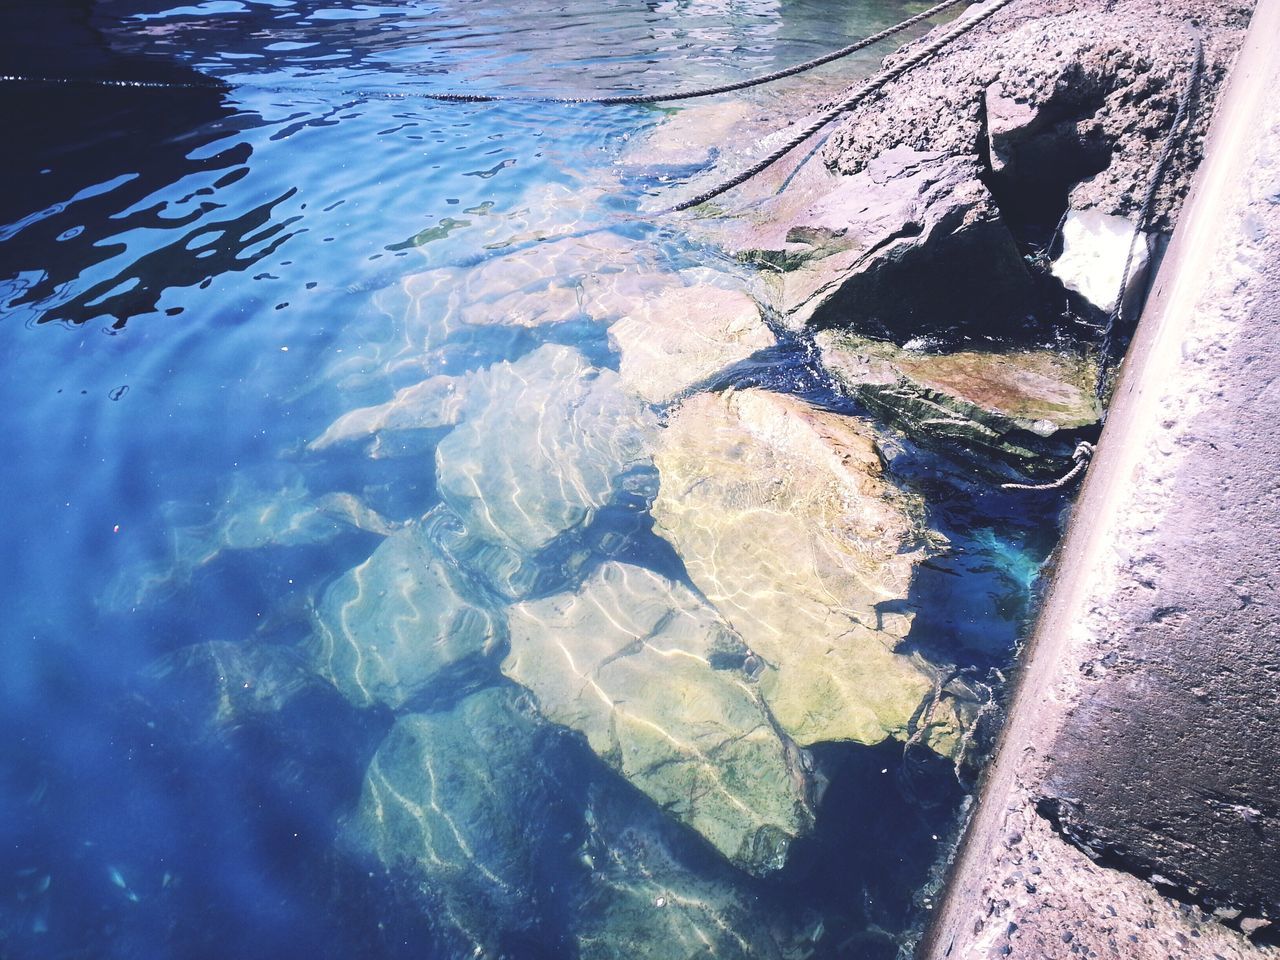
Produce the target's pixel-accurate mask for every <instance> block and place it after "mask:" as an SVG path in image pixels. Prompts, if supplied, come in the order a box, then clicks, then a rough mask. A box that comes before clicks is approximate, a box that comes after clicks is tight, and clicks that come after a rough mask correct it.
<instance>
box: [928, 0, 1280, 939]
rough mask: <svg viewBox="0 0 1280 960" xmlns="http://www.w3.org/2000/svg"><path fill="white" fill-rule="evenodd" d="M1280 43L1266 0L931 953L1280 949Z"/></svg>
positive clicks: (1077, 516)
mask: <svg viewBox="0 0 1280 960" xmlns="http://www.w3.org/2000/svg"><path fill="white" fill-rule="evenodd" d="M1278 41H1280V0H1259V3H1258V5H1257V8H1256V10H1255V13H1254V17H1253V21H1252V23H1251V26H1250V30H1249V36H1248V38H1247V40H1246V43H1245V47H1244V49H1243V50H1242V52H1241V54H1240V57H1239V59H1238V61H1237V63H1236V65H1235V67H1234V68H1233V71H1232V74H1231V78H1230V81H1229V86H1228V89H1227V91H1226V92H1225V94H1224V96H1223V98H1222V100H1221V102H1220V105H1219V107H1218V111H1217V114H1216V116H1215V118H1214V122H1213V127H1212V130H1211V134H1210V140H1209V144H1208V146H1207V149H1206V158H1205V161H1204V163H1203V164H1202V166H1201V168H1200V171H1199V172H1198V174H1197V176H1196V180H1195V184H1194V187H1193V191H1192V196H1191V199H1190V201H1189V203H1188V206H1187V207H1186V209H1185V210H1184V212H1183V214H1182V217H1181V220H1180V222H1179V224H1178V226H1177V229H1176V231H1175V233H1174V239H1173V243H1172V245H1171V247H1170V250H1169V253H1168V255H1167V256H1166V258H1165V260H1164V262H1163V264H1162V266H1161V269H1160V272H1159V274H1158V276H1157V280H1156V285H1155V289H1154V293H1153V297H1152V300H1151V303H1150V305H1149V307H1148V309H1147V311H1146V314H1145V315H1144V317H1143V319H1142V322H1141V324H1140V326H1139V329H1138V334H1137V337H1136V339H1135V341H1134V343H1133V346H1132V348H1131V349H1130V353H1129V359H1128V360H1127V362H1126V365H1125V368H1124V370H1123V372H1122V375H1121V379H1120V382H1119V386H1118V389H1117V392H1116V396H1115V400H1114V403H1113V406H1112V411H1111V416H1110V419H1109V422H1108V424H1107V427H1106V430H1105V431H1104V433H1103V436H1102V440H1101V443H1100V447H1099V453H1098V456H1097V457H1096V458H1095V461H1094V463H1093V466H1092V467H1091V469H1090V471H1089V475H1088V478H1087V480H1086V483H1085V487H1084V490H1083V491H1082V493H1081V496H1080V500H1079V502H1078V504H1077V506H1076V508H1075V511H1074V514H1073V519H1072V522H1071V524H1070V527H1069V529H1068V533H1067V537H1066V539H1065V541H1064V544H1063V548H1062V552H1061V557H1060V560H1059V565H1058V569H1057V572H1056V574H1055V577H1054V580H1053V583H1052V585H1051V588H1050V592H1049V595H1048V597H1047V599H1046V602H1045V607H1044V609H1043V611H1042V614H1041V617H1040V620H1039V622H1038V624H1037V627H1036V631H1035V636H1034V638H1033V640H1032V643H1031V645H1030V647H1029V648H1028V653H1027V658H1026V661H1025V663H1024V664H1023V667H1022V672H1021V676H1020V680H1019V683H1018V686H1017V689H1016V691H1015V694H1014V698H1013V702H1012V705H1011V708H1010V717H1009V722H1008V725H1007V727H1006V730H1005V732H1004V735H1003V737H1002V741H1001V743H1000V746H999V749H998V751H997V755H996V757H995V759H994V761H993V763H992V766H991V768H990V769H989V771H988V773H987V776H986V778H985V780H984V784H983V787H982V791H981V795H980V802H979V805H978V808H977V811H976V813H975V815H974V819H973V821H972V822H971V824H970V826H969V830H968V833H967V836H966V838H965V841H964V843H963V845H962V847H961V850H960V853H959V855H958V858H957V862H956V864H955V866H954V868H953V871H952V875H951V877H950V880H949V883H948V889H947V894H946V896H945V898H944V900H943V902H942V904H941V907H940V910H939V915H938V916H937V918H936V920H935V923H934V924H933V926H932V928H931V930H930V933H929V935H928V937H927V938H926V940H925V942H924V944H923V945H922V949H921V955H922V956H926V957H934V958H942V957H946V958H977V957H988V956H1018V957H1035V958H1053V957H1070V956H1076V955H1079V956H1100V957H1125V958H1148V957H1149V958H1161V960H1164V958H1168V957H1186V958H1197V960H1198V958H1213V957H1222V958H1227V957H1257V956H1275V955H1280V951H1278V950H1275V949H1273V948H1269V947H1266V946H1261V945H1259V944H1258V943H1257V942H1256V941H1257V940H1262V941H1265V940H1267V939H1268V938H1269V936H1270V934H1269V933H1268V928H1267V926H1266V921H1267V920H1268V919H1274V920H1277V921H1280V748H1278V746H1277V733H1276V731H1277V728H1280V590H1278V587H1277V583H1278V581H1280V572H1278V571H1280V94H1278V93H1277V91H1280V43H1278ZM1167 895H1173V896H1174V897H1176V898H1177V899H1171V898H1170V896H1167ZM1214 910H1216V911H1217V913H1218V919H1220V920H1224V921H1226V922H1227V924H1230V925H1232V926H1234V927H1235V928H1241V927H1242V928H1243V931H1244V932H1243V933H1242V932H1241V931H1240V929H1232V926H1228V925H1224V924H1223V923H1219V922H1216V921H1215V920H1213V919H1212V918H1211V916H1210V913H1211V911H1214ZM1271 930H1274V926H1273V927H1271ZM1244 933H1252V934H1254V936H1255V942H1251V941H1250V940H1248V939H1246V937H1245V935H1244Z"/></svg>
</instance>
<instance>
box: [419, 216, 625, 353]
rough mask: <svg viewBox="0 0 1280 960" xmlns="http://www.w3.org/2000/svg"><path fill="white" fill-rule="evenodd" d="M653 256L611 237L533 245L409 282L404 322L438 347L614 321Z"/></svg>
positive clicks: (596, 235) (573, 238)
mask: <svg viewBox="0 0 1280 960" xmlns="http://www.w3.org/2000/svg"><path fill="white" fill-rule="evenodd" d="M648 256H649V254H648V252H647V250H646V248H645V247H643V246H641V245H640V244H637V243H636V242H635V241H631V240H627V239H625V238H623V237H621V236H619V235H618V234H616V233H613V232H611V231H608V230H597V231H594V232H591V233H586V234H584V235H581V236H573V235H570V236H567V237H563V238H560V239H557V238H554V237H551V238H548V239H546V240H545V242H529V243H527V244H526V245H525V246H522V247H519V248H517V249H513V250H512V251H511V252H509V253H505V254H500V255H497V256H494V257H493V258H491V259H489V260H485V261H483V262H481V263H479V264H475V265H472V266H464V267H441V268H439V269H436V270H429V271H426V272H425V273H421V274H417V275H415V276H412V277H409V278H408V279H407V280H405V281H404V284H403V289H404V293H405V295H406V297H407V301H408V302H407V304H406V308H405V316H406V321H408V323H409V325H410V326H414V327H419V328H424V329H428V330H430V331H431V333H432V334H434V338H433V339H437V340H438V339H440V338H443V337H446V336H448V335H450V334H452V333H454V332H457V331H459V330H462V329H465V328H476V327H487V326H514V327H543V326H548V325H551V324H556V323H566V322H570V321H575V320H577V321H597V322H598V321H604V320H609V319H612V318H613V317H615V316H617V315H618V312H619V310H620V309H621V308H622V307H623V305H624V303H625V299H626V295H627V294H630V293H633V292H635V291H637V290H639V289H641V285H642V283H643V281H644V280H645V275H646V274H648V273H649V272H650V271H649V268H646V262H647V259H648Z"/></svg>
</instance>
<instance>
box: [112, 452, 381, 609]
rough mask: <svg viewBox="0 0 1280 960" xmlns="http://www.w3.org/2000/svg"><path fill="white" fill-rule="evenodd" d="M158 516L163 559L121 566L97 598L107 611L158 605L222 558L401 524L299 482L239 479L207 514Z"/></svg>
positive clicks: (178, 508) (176, 505) (183, 508)
mask: <svg viewBox="0 0 1280 960" xmlns="http://www.w3.org/2000/svg"><path fill="white" fill-rule="evenodd" d="M160 510H161V513H162V514H163V516H164V523H165V527H166V530H167V533H168V537H169V545H168V550H167V556H166V557H164V559H162V560H160V561H159V562H142V563H140V564H138V565H137V566H134V565H128V566H124V567H122V568H121V571H120V574H119V576H118V577H117V578H116V579H115V581H114V582H113V583H112V585H111V587H110V588H109V589H108V591H107V592H106V594H105V595H104V596H103V597H102V603H103V605H104V607H105V608H106V609H110V610H125V609H129V608H132V607H137V606H142V605H144V604H147V603H150V602H154V601H156V600H158V599H162V598H164V597H166V596H168V595H170V594H172V593H174V592H175V591H177V590H179V589H181V588H182V587H184V586H185V585H187V584H189V583H190V582H191V579H192V577H193V576H194V575H195V573H196V571H197V570H200V569H201V568H204V567H208V566H210V565H212V564H214V563H216V562H217V561H219V560H220V559H221V558H222V557H223V556H224V555H226V554H229V553H231V554H234V553H240V552H247V551H253V550H263V549H267V548H271V547H304V546H313V545H317V544H324V543H329V542H330V541H332V540H335V539H337V538H338V537H339V536H341V535H343V534H344V533H351V532H353V531H356V530H361V531H365V532H367V533H374V534H377V535H379V536H384V537H385V536H389V535H390V534H391V533H393V532H394V531H395V530H397V529H399V527H400V526H401V524H400V523H399V522H397V521H395V520H391V519H388V518H386V517H383V516H381V515H380V514H379V513H378V512H377V511H376V510H373V509H372V508H370V507H369V506H368V505H367V504H366V503H365V502H364V501H363V500H361V499H360V498H359V497H357V496H355V495H354V494H351V493H327V494H320V495H314V494H312V493H311V492H310V491H309V490H308V489H307V488H306V486H305V485H304V484H303V483H302V481H301V480H298V479H295V480H293V481H291V482H289V483H287V484H285V485H284V486H282V487H278V488H274V489H269V488H264V486H263V485H261V484H260V483H259V482H257V481H255V480H252V479H248V478H246V477H244V476H241V475H236V477H235V479H234V480H233V482H232V483H231V485H230V487H229V488H227V489H226V490H225V491H224V493H223V496H222V497H221V503H220V504H219V506H218V508H217V509H216V510H215V511H213V514H212V516H210V515H209V511H208V510H202V509H198V508H197V509H193V508H192V506H191V504H190V503H188V502H185V501H171V502H169V503H165V504H163V505H162V506H161V508H160Z"/></svg>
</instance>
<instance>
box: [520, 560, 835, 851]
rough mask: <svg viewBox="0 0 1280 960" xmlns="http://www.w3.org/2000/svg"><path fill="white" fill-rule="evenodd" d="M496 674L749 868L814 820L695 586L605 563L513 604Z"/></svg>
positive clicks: (746, 674)
mask: <svg viewBox="0 0 1280 960" xmlns="http://www.w3.org/2000/svg"><path fill="white" fill-rule="evenodd" d="M510 629H511V652H510V654H509V655H508V656H507V659H506V661H505V662H504V663H503V665H502V669H503V672H504V673H506V674H507V676H509V677H511V678H512V679H513V680H516V681H517V682H519V683H521V684H523V685H524V686H526V687H528V688H529V689H530V690H531V691H532V692H533V694H534V696H535V698H536V699H537V702H538V706H539V708H540V709H541V712H542V713H543V715H544V716H546V717H547V718H548V719H550V720H552V721H554V722H556V723H560V724H563V725H565V726H568V727H571V728H573V729H575V730H577V731H579V732H580V733H582V734H584V735H585V736H586V738H587V742H588V743H589V744H590V746H591V748H592V749H593V750H594V751H595V752H596V753H597V754H599V755H600V756H601V757H602V758H603V759H604V760H605V761H606V762H607V763H608V764H609V765H610V766H611V767H613V768H614V769H615V770H617V771H618V772H619V773H620V774H622V775H623V776H624V777H626V778H627V779H628V780H629V781H631V783H633V784H635V786H637V787H639V788H640V789H641V790H642V791H644V792H645V793H646V794H648V795H649V796H650V797H652V798H653V799H654V801H655V802H657V803H658V804H659V806H661V807H662V808H663V809H664V810H666V811H667V813H668V814H670V815H671V816H673V817H675V818H676V819H678V820H681V821H683V822H684V823H687V824H688V825H689V826H691V827H693V828H694V829H695V830H697V831H698V832H699V833H701V834H702V835H703V836H704V837H706V838H707V840H709V841H710V842H711V844H712V845H713V846H715V847H716V848H717V849H718V850H720V852H721V853H723V854H724V855H725V856H726V857H728V858H729V859H730V860H731V861H733V862H734V863H736V864H738V865H739V866H741V867H743V868H744V869H746V870H748V871H751V872H753V873H764V872H767V871H769V870H773V869H777V868H778V867H780V866H782V863H783V860H784V858H785V856H786V852H787V846H788V844H789V842H790V840H791V839H792V838H794V837H796V836H799V835H802V834H804V833H806V832H807V831H808V830H809V828H810V827H811V826H812V825H813V814H812V811H811V810H810V808H809V802H810V794H811V792H812V784H811V783H810V778H809V775H808V774H807V773H806V770H805V767H804V765H803V762H802V758H801V756H800V752H799V750H797V749H796V748H795V746H794V745H793V744H791V743H790V742H789V741H788V740H787V738H786V737H785V736H783V735H781V733H780V731H779V730H778V729H777V728H776V726H775V724H774V722H773V720H772V718H771V717H770V715H769V712H768V709H767V708H766V707H765V706H764V703H763V701H762V700H761V697H760V695H759V692H758V691H757V689H756V686H755V682H754V671H753V669H752V668H753V666H755V664H756V663H757V660H758V658H756V657H755V656H753V655H752V654H751V653H750V651H748V650H747V648H746V647H745V646H744V645H743V643H742V641H741V640H740V639H739V638H738V637H737V636H736V635H734V633H733V632H732V631H731V630H730V629H729V628H728V626H726V625H725V623H724V621H722V620H721V619H720V617H719V616H717V615H716V613H715V611H713V610H712V609H710V608H709V607H708V606H707V605H706V604H705V603H703V602H702V601H701V600H699V599H698V598H697V597H696V596H694V594H693V593H692V591H690V590H689V589H687V588H686V587H683V586H681V585H679V584H676V583H671V582H670V581H668V580H666V579H664V578H663V577H660V576H659V575H658V574H656V573H653V572H651V571H648V570H644V569H641V568H639V567H632V566H628V565H625V564H620V563H609V564H606V565H605V566H604V567H602V568H601V569H600V570H598V571H597V572H596V573H595V574H594V575H593V576H592V577H591V578H590V579H589V580H588V581H587V582H586V583H585V584H584V585H583V586H582V587H581V588H580V589H579V590H577V591H576V592H575V593H571V594H564V595H560V596H555V597H550V598H548V599H546V600H537V601H532V602H527V603H524V604H521V605H519V606H516V607H514V608H512V611H511V620H510Z"/></svg>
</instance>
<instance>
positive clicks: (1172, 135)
mask: <svg viewBox="0 0 1280 960" xmlns="http://www.w3.org/2000/svg"><path fill="white" fill-rule="evenodd" d="M1203 69H1204V41H1203V40H1202V39H1201V38H1200V36H1199V35H1197V36H1196V45H1195V58H1194V59H1193V60H1192V62H1191V75H1190V76H1189V77H1188V78H1187V85H1186V87H1184V88H1183V91H1182V96H1181V97H1179V98H1178V111H1177V113H1176V114H1174V117H1173V124H1172V125H1171V126H1170V127H1169V133H1168V135H1167V136H1166V137H1165V140H1164V148H1163V149H1162V150H1161V151H1160V159H1159V160H1157V161H1156V165H1155V168H1154V169H1153V170H1152V171H1151V179H1150V180H1149V181H1148V182H1147V192H1146V194H1145V195H1144V196H1143V198H1142V205H1141V206H1140V207H1139V208H1138V219H1137V222H1136V223H1134V225H1133V234H1132V235H1131V236H1130V237H1129V249H1128V253H1127V254H1126V255H1125V259H1124V270H1122V271H1121V272H1120V289H1119V291H1118V292H1117V293H1116V302H1115V304H1113V305H1112V307H1111V312H1110V313H1109V314H1108V315H1107V325H1106V327H1104V328H1103V331H1102V345H1101V347H1100V350H1101V358H1100V359H1099V361H1098V383H1097V386H1096V388H1095V393H1096V396H1097V398H1098V401H1099V402H1100V403H1101V401H1102V398H1103V397H1104V396H1105V395H1106V392H1107V373H1108V368H1109V367H1110V365H1111V351H1112V342H1111V341H1112V338H1113V336H1114V334H1115V328H1116V324H1118V323H1119V322H1120V321H1121V319H1122V318H1123V316H1124V294H1125V289H1126V288H1127V287H1128V286H1129V271H1130V270H1131V269H1132V268H1133V248H1134V244H1135V243H1137V240H1138V237H1139V236H1140V235H1141V234H1142V233H1143V232H1144V231H1145V230H1146V229H1147V226H1148V225H1149V223H1150V221H1151V213H1152V211H1153V210H1154V208H1155V201H1156V191H1157V190H1159V188H1160V184H1161V182H1162V181H1163V180H1164V175H1165V172H1166V171H1167V170H1168V168H1169V162H1170V161H1171V160H1172V159H1173V151H1174V149H1175V148H1176V147H1177V145H1178V140H1179V136H1178V133H1179V130H1180V129H1181V128H1182V127H1183V126H1184V124H1185V125H1186V127H1187V129H1190V124H1188V123H1187V119H1188V117H1189V116H1190V113H1191V104H1192V101H1193V100H1194V99H1195V92H1196V90H1197V89H1198V88H1199V86H1200V74H1201V72H1202V71H1203ZM1105 418H1106V412H1105V411H1104V412H1103V419H1104V420H1105Z"/></svg>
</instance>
